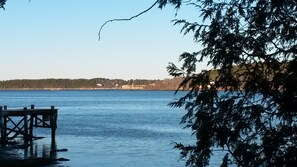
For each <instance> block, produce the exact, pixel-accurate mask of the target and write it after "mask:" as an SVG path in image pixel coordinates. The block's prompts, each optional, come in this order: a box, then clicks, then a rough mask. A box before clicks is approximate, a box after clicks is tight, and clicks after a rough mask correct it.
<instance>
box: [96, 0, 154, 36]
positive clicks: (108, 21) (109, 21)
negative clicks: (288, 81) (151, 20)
mask: <svg viewBox="0 0 297 167" xmlns="http://www.w3.org/2000/svg"><path fill="white" fill-rule="evenodd" d="M158 2H159V0H156V2H155V3H154V4H153V5H152V6H150V7H149V8H147V9H146V10H144V11H142V12H140V13H138V14H137V15H134V16H132V17H130V18H127V19H111V20H107V21H106V22H105V23H104V24H102V25H101V27H100V30H99V33H98V40H99V41H100V39H101V31H102V29H103V27H104V26H105V25H106V24H107V23H111V22H114V21H130V20H132V19H134V18H136V17H138V16H140V15H142V14H144V13H146V12H148V11H149V10H151V9H152V8H153V7H154V6H155V5H156V4H157V3H158Z"/></svg>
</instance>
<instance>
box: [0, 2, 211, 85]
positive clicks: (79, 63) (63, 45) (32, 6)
mask: <svg viewBox="0 0 297 167" xmlns="http://www.w3.org/2000/svg"><path fill="white" fill-rule="evenodd" d="M154 1H155V0H125V1H123V0H109V1H100V0H87V1H82V0H31V1H30V2H29V0H7V3H6V5H5V10H0V30H1V31H0V51H1V53H0V62H1V65H0V80H11V79H45V78H70V79H78V78H87V79H89V78H110V79H164V78H170V76H169V75H168V72H167V70H166V67H167V65H168V63H169V62H174V63H177V64H179V63H178V58H179V55H180V54H181V53H183V52H185V51H187V52H194V51H197V50H199V49H200V46H199V44H197V43H195V42H194V41H193V35H192V34H189V35H186V36H184V35H183V34H181V33H180V28H181V27H180V26H173V23H172V22H171V21H172V20H173V19H189V20H191V19H192V20H194V18H195V15H193V13H195V12H196V11H195V10H194V9H193V8H191V7H188V6H185V7H183V8H182V9H181V10H180V11H179V12H178V15H177V16H175V13H176V10H175V9H174V8H173V7H172V6H167V7H166V8H165V9H162V10H161V9H159V8H157V6H156V7H154V8H153V9H152V10H150V11H149V12H147V13H145V14H144V15H141V16H140V17H138V18H135V19H134V20H131V21H127V22H112V23H109V24H107V25H106V26H105V27H104V28H103V29H102V32H101V40H100V41H99V40H98V32H99V29H100V26H101V25H102V24H103V23H104V22H105V21H107V20H109V19H114V18H130V17H131V16H133V15H136V14H138V13H139V12H141V11H143V10H145V9H147V8H148V7H149V6H151V5H152V4H153V3H154ZM197 16H198V14H197ZM191 17H192V18H191ZM205 68H206V65H205V63H202V64H200V65H199V66H198V67H197V71H200V70H202V69H205Z"/></svg>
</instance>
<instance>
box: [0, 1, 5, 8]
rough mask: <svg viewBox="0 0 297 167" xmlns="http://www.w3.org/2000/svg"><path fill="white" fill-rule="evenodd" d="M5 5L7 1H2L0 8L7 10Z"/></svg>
mask: <svg viewBox="0 0 297 167" xmlns="http://www.w3.org/2000/svg"><path fill="white" fill-rule="evenodd" d="M5 3H6V0H0V8H3V9H5V8H4V5H5Z"/></svg>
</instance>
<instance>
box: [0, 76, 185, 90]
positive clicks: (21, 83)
mask: <svg viewBox="0 0 297 167" xmlns="http://www.w3.org/2000/svg"><path fill="white" fill-rule="evenodd" d="M180 81H181V79H180V78H173V79H164V80H148V79H130V80H123V79H107V78H93V79H17V80H5V81H0V89H2V90H11V89H129V88H131V89H132V88H134V86H135V87H137V88H138V89H145V90H148V89H149V90H176V89H177V87H178V85H179V84H180ZM125 85H126V87H124V86H125Z"/></svg>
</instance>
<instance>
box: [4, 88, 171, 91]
mask: <svg viewBox="0 0 297 167" xmlns="http://www.w3.org/2000/svg"><path fill="white" fill-rule="evenodd" d="M6 90H7V91H9V90H15V91H22V90H49V91H59V90H131V91H137V90H143V91H175V90H176V89H122V88H8V89H0V91H6Z"/></svg>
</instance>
